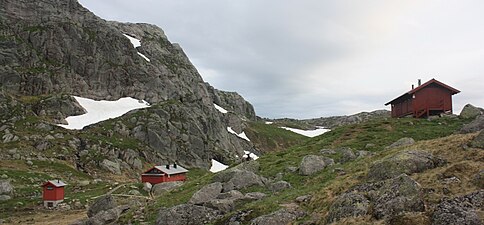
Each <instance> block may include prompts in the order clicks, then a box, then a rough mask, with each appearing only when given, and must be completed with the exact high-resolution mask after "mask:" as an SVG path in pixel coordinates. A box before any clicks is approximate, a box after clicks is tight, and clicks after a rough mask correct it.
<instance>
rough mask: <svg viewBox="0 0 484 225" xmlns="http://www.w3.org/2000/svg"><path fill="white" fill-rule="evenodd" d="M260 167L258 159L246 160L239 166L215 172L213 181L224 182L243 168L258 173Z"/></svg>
mask: <svg viewBox="0 0 484 225" xmlns="http://www.w3.org/2000/svg"><path fill="white" fill-rule="evenodd" d="M259 168H260V164H259V162H257V161H254V160H252V161H245V162H243V163H241V164H239V165H237V166H234V167H231V168H229V169H226V170H224V171H220V172H218V173H217V174H215V176H214V178H213V181H215V182H222V183H224V182H227V181H229V180H230V179H232V177H233V176H234V174H236V173H238V172H240V171H242V170H245V171H250V172H252V173H257V172H259Z"/></svg>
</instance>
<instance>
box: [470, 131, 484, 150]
mask: <svg viewBox="0 0 484 225" xmlns="http://www.w3.org/2000/svg"><path fill="white" fill-rule="evenodd" d="M470 145H471V147H474V148H481V149H484V130H481V132H479V134H478V135H477V136H476V137H475V138H474V139H473V140H472V142H471V144H470Z"/></svg>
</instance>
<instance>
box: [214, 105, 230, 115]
mask: <svg viewBox="0 0 484 225" xmlns="http://www.w3.org/2000/svg"><path fill="white" fill-rule="evenodd" d="M213 106H215V108H216V109H217V110H218V111H219V112H221V113H224V114H225V113H227V112H228V111H227V110H226V109H224V108H222V107H221V106H219V105H217V104H215V103H213Z"/></svg>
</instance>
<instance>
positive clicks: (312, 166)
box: [299, 155, 326, 176]
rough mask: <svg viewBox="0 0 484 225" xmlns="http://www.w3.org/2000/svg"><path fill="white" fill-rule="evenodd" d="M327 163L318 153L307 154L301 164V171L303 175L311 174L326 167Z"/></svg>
mask: <svg viewBox="0 0 484 225" xmlns="http://www.w3.org/2000/svg"><path fill="white" fill-rule="evenodd" d="M325 166H326V163H325V162H324V158H323V157H321V156H317V155H307V156H304V158H303V159H302V161H301V164H300V165H299V173H300V174H301V175H303V176H309V175H312V174H314V173H317V172H319V171H321V170H323V169H324V167H325Z"/></svg>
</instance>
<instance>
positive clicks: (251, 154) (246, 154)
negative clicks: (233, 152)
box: [242, 151, 259, 160]
mask: <svg viewBox="0 0 484 225" xmlns="http://www.w3.org/2000/svg"><path fill="white" fill-rule="evenodd" d="M247 156H250V158H251V159H253V160H257V159H258V158H259V156H257V155H256V154H254V153H252V152H249V151H244V156H242V158H244V159H246V158H247Z"/></svg>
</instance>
